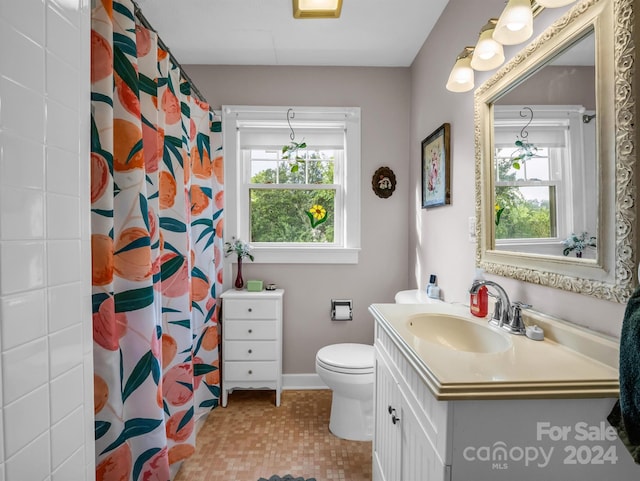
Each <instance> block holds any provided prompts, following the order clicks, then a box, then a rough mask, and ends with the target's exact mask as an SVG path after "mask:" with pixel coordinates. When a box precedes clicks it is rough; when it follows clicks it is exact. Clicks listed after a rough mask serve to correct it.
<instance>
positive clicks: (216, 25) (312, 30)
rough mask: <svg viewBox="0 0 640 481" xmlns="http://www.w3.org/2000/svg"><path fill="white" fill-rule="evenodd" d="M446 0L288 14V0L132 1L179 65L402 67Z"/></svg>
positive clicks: (352, 0) (368, 1) (349, 3)
mask: <svg viewBox="0 0 640 481" xmlns="http://www.w3.org/2000/svg"><path fill="white" fill-rule="evenodd" d="M447 2H448V0H343V4H342V15H341V17H340V18H338V19H318V20H316V19H294V18H293V14H292V1H291V0H137V1H136V3H137V4H138V6H139V7H140V9H141V11H142V13H143V15H144V16H145V18H146V19H147V20H148V21H149V23H150V24H151V25H152V26H153V28H154V29H155V30H156V31H157V32H158V34H159V35H160V38H161V39H162V41H163V42H164V43H165V45H166V46H167V47H168V48H169V49H170V50H171V53H172V54H173V55H174V57H175V58H176V59H178V61H179V62H180V63H181V64H185V65H186V64H217V65H320V66H373V67H408V66H410V65H411V63H412V62H413V59H414V58H415V56H416V54H417V53H418V51H419V50H420V48H421V47H422V44H423V43H424V41H425V39H426V38H427V36H428V35H429V32H430V31H431V29H432V28H433V26H434V25H435V23H436V21H437V20H438V17H439V16H440V14H441V13H442V11H443V9H444V7H445V6H446V4H447Z"/></svg>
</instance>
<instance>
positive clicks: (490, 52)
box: [471, 18, 504, 70]
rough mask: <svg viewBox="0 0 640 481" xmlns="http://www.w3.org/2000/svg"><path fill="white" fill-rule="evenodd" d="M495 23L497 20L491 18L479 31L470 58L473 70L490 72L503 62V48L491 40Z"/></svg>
mask: <svg viewBox="0 0 640 481" xmlns="http://www.w3.org/2000/svg"><path fill="white" fill-rule="evenodd" d="M497 23H498V19H497V18H492V19H491V20H489V22H487V24H486V25H485V26H484V27H482V29H481V30H480V38H479V39H478V43H477V44H476V47H475V48H474V49H473V56H472V57H471V67H472V68H473V69H474V70H492V69H494V68H497V67H499V66H500V65H502V62H504V48H502V44H501V43H499V42H496V41H495V40H494V39H493V31H494V30H495V28H496V24H497Z"/></svg>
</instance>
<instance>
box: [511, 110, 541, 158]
mask: <svg viewBox="0 0 640 481" xmlns="http://www.w3.org/2000/svg"><path fill="white" fill-rule="evenodd" d="M525 110H528V111H529V115H530V118H529V121H528V122H527V125H525V126H524V127H522V130H521V131H520V137H517V138H516V142H515V146H516V147H518V149H517V150H516V151H515V152H514V153H513V154H512V155H511V165H512V166H513V168H514V169H516V170H520V167H521V162H522V163H524V162H526V161H527V160H529V159H531V158H533V157H537V152H538V148H537V147H536V146H535V145H534V144H532V143H530V142H528V141H527V139H528V137H529V132H528V131H527V127H529V125H531V122H533V110H532V109H531V107H523V108H522V110H521V111H520V117H522V118H526V117H527V114H526V112H525Z"/></svg>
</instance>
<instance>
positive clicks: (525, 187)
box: [495, 147, 560, 239]
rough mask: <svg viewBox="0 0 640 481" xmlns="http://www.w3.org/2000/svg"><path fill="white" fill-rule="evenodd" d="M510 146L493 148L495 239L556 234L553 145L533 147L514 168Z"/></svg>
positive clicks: (542, 236)
mask: <svg viewBox="0 0 640 481" xmlns="http://www.w3.org/2000/svg"><path fill="white" fill-rule="evenodd" d="M513 150H514V149H513V147H507V148H505V147H502V148H497V149H496V155H495V161H496V177H497V178H496V198H495V204H496V205H495V209H496V239H548V238H556V237H557V236H558V225H557V215H556V205H557V202H556V198H557V190H558V189H559V188H560V185H559V184H560V182H559V180H558V179H557V172H558V169H557V168H555V169H554V168H553V167H552V165H553V164H554V163H555V164H557V162H554V159H553V157H554V155H553V152H550V151H552V150H553V149H550V148H539V149H537V150H536V155H535V156H534V157H532V158H530V159H527V160H526V161H523V162H521V165H519V168H518V169H516V168H514V166H513V160H512V157H513ZM556 154H558V153H556ZM553 173H556V175H555V177H556V178H554V175H553Z"/></svg>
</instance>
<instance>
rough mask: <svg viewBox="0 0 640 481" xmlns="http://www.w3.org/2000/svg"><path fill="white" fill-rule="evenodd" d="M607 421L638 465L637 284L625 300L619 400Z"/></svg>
mask: <svg viewBox="0 0 640 481" xmlns="http://www.w3.org/2000/svg"><path fill="white" fill-rule="evenodd" d="M607 420H608V421H609V423H610V424H611V425H612V426H613V427H614V428H616V430H617V431H618V436H619V437H620V440H621V441H622V442H623V443H624V444H625V446H626V447H627V449H628V450H629V452H630V453H631V456H632V457H633V460H634V461H635V462H636V463H638V464H640V286H639V287H638V288H637V289H636V290H635V292H634V293H633V295H632V296H631V298H630V299H629V302H628V303H627V308H626V309H625V313H624V319H623V321H622V332H621V333H620V399H619V400H618V401H617V402H616V404H615V406H613V409H612V411H611V413H610V414H609V416H608V417H607Z"/></svg>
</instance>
